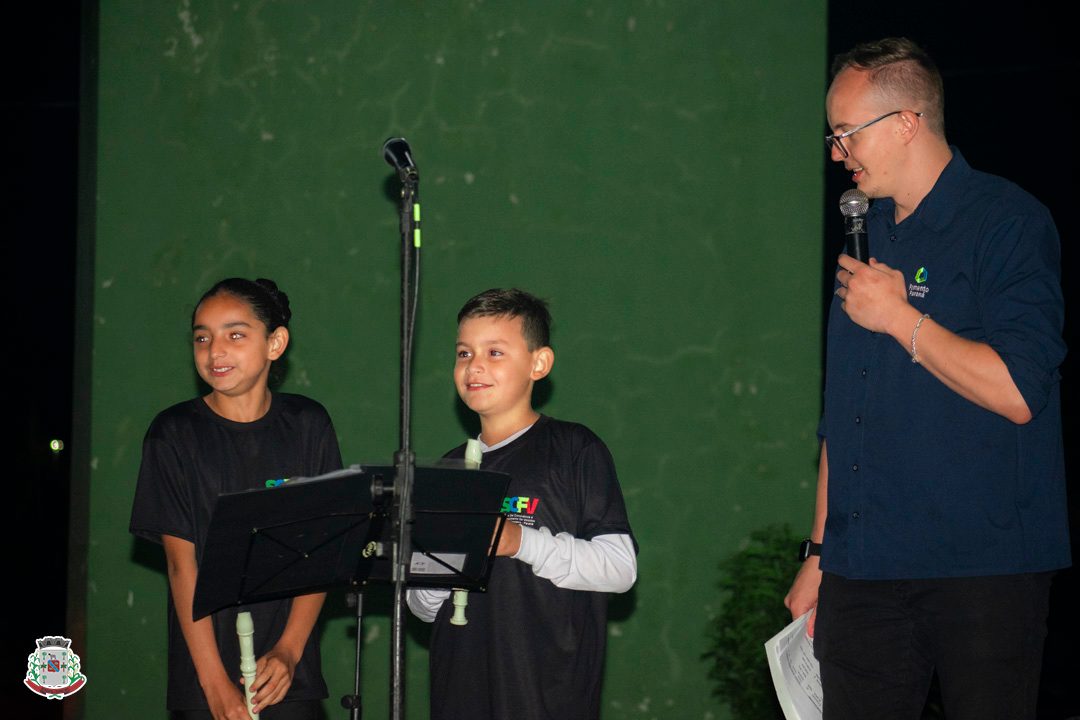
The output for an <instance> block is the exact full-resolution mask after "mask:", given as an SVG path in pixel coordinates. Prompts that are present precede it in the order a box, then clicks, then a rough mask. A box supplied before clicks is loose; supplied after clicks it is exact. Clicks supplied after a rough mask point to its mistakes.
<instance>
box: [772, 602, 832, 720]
mask: <svg viewBox="0 0 1080 720" xmlns="http://www.w3.org/2000/svg"><path fill="white" fill-rule="evenodd" d="M811 612H812V611H811ZM809 617H810V613H806V614H805V615H803V616H802V617H800V618H798V619H797V620H795V621H794V622H792V623H791V624H790V625H788V626H787V627H786V628H784V629H783V630H781V631H780V632H778V633H777V634H776V635H774V636H773V637H772V638H770V639H769V641H768V642H767V643H765V654H766V655H767V656H768V658H769V672H771V673H772V680H773V686H774V687H775V688H776V697H777V699H779V700H780V707H781V708H782V709H783V711H784V717H785V718H787V720H821V698H822V695H821V672H820V670H819V669H818V661H817V658H815V657H814V641H813V639H811V638H808V637H807V636H806V621H807V620H808V619H809Z"/></svg>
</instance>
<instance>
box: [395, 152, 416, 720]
mask: <svg viewBox="0 0 1080 720" xmlns="http://www.w3.org/2000/svg"><path fill="white" fill-rule="evenodd" d="M398 176H399V177H400V179H401V223H400V224H401V406H400V417H401V449H400V450H398V451H397V453H395V455H394V466H395V468H396V469H397V472H396V479H395V481H394V502H393V506H392V510H391V515H390V517H391V537H392V538H394V547H393V554H392V559H393V565H394V569H393V583H394V604H393V608H394V610H393V625H392V627H391V631H390V642H391V649H390V717H391V718H393V720H405V579H406V577H407V574H408V570H409V561H410V558H411V557H412V520H413V505H412V491H413V476H414V474H415V470H416V456H415V455H414V454H413V451H412V447H411V444H410V424H411V397H412V349H413V333H414V330H415V326H416V306H417V300H418V298H419V295H420V178H419V175H418V173H417V172H416V167H415V166H410V167H408V168H404V169H402V168H398Z"/></svg>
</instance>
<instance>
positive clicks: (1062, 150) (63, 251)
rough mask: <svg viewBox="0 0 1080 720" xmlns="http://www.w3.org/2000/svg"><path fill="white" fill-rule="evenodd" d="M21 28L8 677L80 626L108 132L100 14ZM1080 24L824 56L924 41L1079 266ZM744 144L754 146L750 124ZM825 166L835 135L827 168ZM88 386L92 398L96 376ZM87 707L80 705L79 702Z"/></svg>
mask: <svg viewBox="0 0 1080 720" xmlns="http://www.w3.org/2000/svg"><path fill="white" fill-rule="evenodd" d="M871 8H872V10H871ZM7 27H8V30H9V37H8V42H6V43H4V44H3V48H2V50H0V52H2V53H3V60H4V63H3V67H4V68H5V76H6V82H5V84H4V88H3V92H2V96H3V97H2V100H0V102H2V104H3V123H4V133H3V136H4V150H5V152H4V160H5V166H6V167H5V172H4V198H5V202H4V204H3V207H4V212H3V219H2V226H3V236H4V237H5V238H6V240H7V242H6V246H7V247H8V248H9V249H11V250H13V252H11V253H10V255H9V257H10V258H11V262H10V264H9V265H8V267H7V275H8V277H9V278H10V280H9V283H10V285H9V287H10V288H11V289H12V295H13V296H14V297H15V298H16V304H15V312H14V313H13V315H14V318H13V324H14V327H13V328H10V329H9V332H8V335H7V337H8V340H9V341H14V342H13V343H12V344H11V345H12V347H13V348H18V349H19V350H20V352H16V353H15V354H14V355H11V356H9V359H8V362H7V363H6V365H7V367H8V368H9V369H8V373H9V378H10V384H11V385H12V386H13V391H14V396H13V404H12V409H13V412H12V413H11V419H10V422H11V423H12V426H11V428H10V429H9V431H8V438H9V440H8V442H7V447H8V448H9V450H10V451H11V453H12V455H13V456H14V460H15V463H14V464H15V471H14V473H12V474H11V475H10V476H9V478H10V479H9V482H10V483H11V484H13V485H14V488H15V493H14V503H13V506H12V507H10V508H9V509H8V512H9V513H12V514H14V515H15V517H16V518H17V519H16V521H15V522H14V523H9V524H6V525H5V537H6V538H7V540H8V542H7V543H5V547H6V548H8V549H9V550H10V551H9V552H8V554H7V555H8V557H10V558H12V559H13V562H14V565H15V573H14V574H13V575H12V576H9V577H10V582H9V592H10V593H12V594H18V595H21V596H22V597H23V598H25V599H26V601H27V605H29V606H32V607H33V614H34V617H35V623H34V627H23V625H24V624H25V623H22V622H21V620H23V619H24V618H20V617H14V616H9V617H8V618H6V619H5V622H4V625H5V626H6V627H7V628H8V630H7V631H6V632H5V636H6V637H5V642H4V643H3V645H2V647H3V649H4V665H3V668H4V670H3V673H4V677H5V678H8V687H10V686H11V684H13V683H14V682H17V681H18V678H20V677H21V676H22V674H23V673H24V672H25V659H24V658H25V655H26V654H29V652H30V651H31V650H32V648H33V640H34V638H35V637H36V636H37V633H40V632H42V628H45V627H48V628H56V631H57V632H59V631H60V630H61V629H66V630H65V632H67V634H69V635H70V634H75V633H74V632H73V631H72V627H73V625H77V624H78V623H80V622H81V618H79V617H77V615H73V616H72V617H71V618H68V617H67V613H68V610H69V609H68V603H67V598H68V588H67V584H66V577H67V572H68V552H67V548H68V537H67V528H68V525H69V519H68V496H69V475H70V457H71V455H72V452H71V450H72V445H73V443H72V442H71V440H72V438H73V437H74V436H77V435H73V428H72V407H73V387H74V384H73V378H74V377H75V375H76V373H77V372H78V368H76V367H75V365H74V362H73V360H74V337H75V332H76V318H78V317H82V316H83V315H84V314H85V312H86V311H87V308H78V307H75V305H74V298H75V284H76V274H77V272H78V273H80V274H84V275H85V274H86V273H87V272H88V270H89V268H87V267H85V264H86V261H83V262H82V264H81V265H80V266H79V267H77V263H76V258H77V243H76V238H77V233H78V229H79V222H80V221H79V217H78V213H79V209H80V207H83V208H90V209H92V205H93V202H92V198H81V197H80V194H79V193H80V187H79V182H78V179H79V177H80V169H79V168H80V152H81V150H80V147H79V139H80V122H83V123H84V125H83V126H82V132H83V133H84V135H85V136H88V137H92V133H87V130H88V129H89V130H91V131H92V128H93V122H92V121H93V117H92V115H93V108H92V107H80V102H79V99H80V97H87V95H85V94H82V95H81V94H80V79H81V78H83V77H90V78H92V76H93V57H94V50H93V42H92V41H93V33H86V35H88V36H89V37H84V33H83V31H82V29H83V28H84V27H93V9H92V7H91V8H90V9H89V14H88V10H87V8H84V7H83V6H82V5H81V4H80V3H77V2H64V3H48V4H46V3H39V4H29V3H28V4H19V5H15V6H13V7H12V8H10V9H9V20H8V23H7ZM1069 27H1071V23H1067V22H1065V20H1064V19H1063V18H1061V17H1057V16H1055V15H1054V14H1052V13H1049V12H1047V11H1045V10H1044V8H1043V7H1041V6H1040V5H1039V4H1035V3H1026V4H1016V5H1013V6H1011V7H1010V8H1009V12H1008V13H1005V12H997V13H996V14H991V13H990V12H988V10H987V6H985V5H981V4H980V5H974V4H973V5H972V6H971V7H964V6H957V5H955V4H948V5H946V4H944V3H907V4H904V5H902V6H901V7H900V8H899V9H895V8H888V7H884V6H883V5H881V4H875V5H873V6H869V5H867V4H864V3H855V2H852V1H851V0H833V2H830V3H829V48H828V53H827V54H828V57H829V58H830V59H831V57H832V56H833V55H835V54H836V53H838V52H842V51H844V50H847V49H849V48H850V47H851V46H852V45H853V44H855V43H856V42H859V41H862V40H868V39H874V38H878V37H883V36H887V35H906V36H908V37H910V38H912V39H914V40H916V41H917V42H919V43H921V44H922V45H923V46H924V47H926V48H927V50H929V52H930V53H931V55H932V56H933V57H934V58H935V59H936V60H937V62H938V64H939V66H940V67H941V70H942V73H943V75H944V78H945V88H946V127H947V131H948V136H949V139H950V142H952V143H953V144H955V145H957V146H958V147H960V148H961V150H962V151H963V153H964V155H965V157H966V158H967V160H968V161H969V163H970V164H971V165H972V166H973V167H975V168H976V169H979V170H984V171H987V172H991V173H994V174H998V175H1002V176H1005V177H1008V178H1009V179H1011V180H1013V181H1015V182H1017V183H1018V184H1019V185H1021V186H1022V187H1024V188H1025V189H1027V190H1028V191H1030V192H1031V193H1033V194H1034V195H1035V196H1036V197H1038V198H1039V199H1040V200H1042V201H1043V202H1044V203H1045V204H1046V205H1047V206H1048V207H1049V208H1050V210H1051V212H1052V213H1053V215H1054V218H1055V221H1056V222H1057V225H1058V229H1059V232H1060V234H1061V237H1062V263H1063V267H1064V268H1068V267H1071V266H1073V265H1074V262H1073V260H1074V259H1075V258H1074V255H1075V250H1074V249H1073V248H1072V246H1071V240H1072V239H1073V238H1074V237H1075V236H1076V233H1075V231H1076V220H1075V217H1074V216H1072V215H1071V214H1070V213H1068V211H1067V207H1068V205H1067V203H1068V202H1069V201H1071V200H1072V198H1073V195H1074V189H1075V183H1074V182H1073V180H1072V173H1073V165H1074V162H1075V161H1076V158H1077V153H1076V132H1075V131H1074V130H1073V126H1074V125H1075V117H1074V115H1073V114H1072V108H1073V107H1074V106H1075V104H1076V100H1077V91H1076V87H1077V84H1078V83H1077V71H1078V69H1080V68H1078V63H1077V53H1076V48H1075V46H1074V45H1072V44H1071V43H1072V38H1071V37H1070V36H1067V34H1066V33H1067V32H1068V28H1069ZM88 40H89V41H90V44H89V45H87V41H88ZM87 58H89V60H87ZM822 90H823V92H824V88H823V89H822ZM89 97H92V95H90V96H89ZM806 122H808V123H820V125H821V127H822V135H824V134H826V128H825V122H824V109H822V113H821V115H820V116H818V117H816V118H814V117H808V118H806ZM747 142H749V143H753V142H754V138H753V136H752V133H751V134H750V135H749V136H748V139H747ZM92 153H93V148H92V147H91V148H84V149H83V150H82V155H81V160H82V162H83V163H84V167H85V166H86V163H87V161H88V160H89V161H90V162H91V163H92V158H93V155H92ZM827 160H828V158H827V156H826V154H825V152H824V146H823V147H822V163H823V165H828V162H827ZM90 167H91V168H92V164H91V166H90ZM824 172H825V176H826V192H825V197H824V198H822V202H823V203H824V205H825V207H826V215H825V217H826V222H825V227H824V229H823V232H824V237H825V252H824V253H823V257H822V302H823V303H827V302H828V300H829V298H830V294H831V290H832V275H833V268H834V266H835V258H836V255H837V254H838V253H839V252H840V249H841V245H842V237H843V234H842V228H841V226H840V222H839V219H840V215H839V212H838V211H837V210H836V200H837V199H838V198H839V196H840V194H841V193H842V192H843V190H845V189H847V187H849V186H850V181H849V179H848V178H847V174H846V173H845V172H844V171H843V170H842V169H840V168H839V167H838V166H837V167H827V168H825V170H824ZM85 187H87V186H85V185H84V188H85ZM83 192H92V190H86V189H84V190H83ZM83 222H84V223H85V222H87V220H86V219H84V220H83ZM90 256H91V254H87V257H90ZM1064 280H1065V281H1064V287H1065V293H1066V302H1067V307H1068V308H1070V309H1071V308H1072V307H1074V299H1075V290H1074V287H1073V286H1072V285H1071V283H1070V282H1069V278H1068V277H1067V276H1066V277H1065V279H1064ZM823 332H824V329H823ZM1066 340H1067V342H1068V343H1069V345H1070V347H1073V348H1075V347H1077V332H1076V322H1075V319H1074V317H1073V315H1072V314H1069V315H1067V318H1066ZM823 345H824V343H823ZM97 351H98V352H107V348H99V349H98V350H97ZM1075 367H1076V361H1075V356H1074V355H1070V356H1069V358H1067V360H1066V362H1065V365H1064V366H1063V367H1062V370H1061V373H1062V376H1063V380H1062V393H1063V407H1064V408H1065V416H1064V418H1063V422H1064V428H1065V439H1066V453H1067V456H1066V464H1067V468H1068V469H1069V470H1070V477H1072V476H1075V474H1076V468H1077V467H1080V466H1078V464H1077V463H1078V458H1077V451H1076V447H1075V445H1074V444H1070V442H1071V440H1072V439H1073V438H1075V432H1074V427H1075V421H1073V420H1072V415H1071V411H1072V409H1073V408H1075V407H1077V398H1076V394H1077V382H1076V380H1075V372H1074V368H1075ZM78 390H79V392H82V393H85V392H88V389H87V388H84V387H81V386H80V387H79V388H78ZM78 432H79V429H76V433H78ZM54 438H56V439H60V440H63V441H65V442H66V443H68V447H67V448H66V449H65V450H64V451H62V452H60V453H54V452H52V451H51V450H50V449H49V445H48V444H49V441H50V440H51V439H54ZM1076 488H1077V485H1076V483H1075V482H1070V500H1069V503H1070V515H1071V518H1072V524H1073V537H1074V542H1073V551H1074V556H1076V557H1080V548H1078V543H1077V542H1076V539H1077V538H1080V527H1078V521H1077V518H1080V508H1078V499H1077V498H1078V496H1080V491H1078V490H1077V489H1076ZM9 497H10V496H9ZM80 562H83V560H80ZM1051 601H1052V605H1051V616H1050V632H1049V637H1048V641H1047V648H1046V662H1045V664H1044V673H1043V685H1042V695H1041V700H1040V712H1039V716H1040V717H1042V718H1052V719H1054V720H1058V719H1063V718H1068V717H1073V716H1080V697H1078V693H1076V692H1075V691H1074V690H1073V689H1072V686H1073V685H1074V684H1075V682H1076V678H1077V677H1080V661H1078V660H1077V659H1076V658H1075V655H1074V653H1073V652H1072V650H1073V648H1074V647H1076V646H1077V645H1078V644H1080V622H1078V621H1077V619H1076V612H1075V608H1076V607H1077V606H1078V603H1080V578H1078V573H1077V572H1076V571H1075V570H1068V571H1065V572H1062V573H1060V574H1059V575H1058V577H1057V578H1056V580H1055V584H1054V589H1053V594H1052V598H1051ZM22 605H23V603H16V607H19V606H22ZM76 650H78V648H76ZM9 693H10V694H11V702H6V703H5V706H6V708H7V714H9V715H10V716H12V717H59V716H60V711H61V710H62V709H63V708H62V705H61V703H48V704H45V703H42V702H41V701H39V700H38V699H37V698H35V697H34V696H32V695H30V694H29V693H28V692H26V691H25V690H18V689H16V690H14V691H5V695H7V694H9ZM31 703H32V704H31ZM74 707H75V706H74V705H71V704H68V708H69V712H70V711H71V710H72V709H73V708H74ZM49 713H51V714H49Z"/></svg>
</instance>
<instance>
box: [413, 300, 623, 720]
mask: <svg viewBox="0 0 1080 720" xmlns="http://www.w3.org/2000/svg"><path fill="white" fill-rule="evenodd" d="M550 324H551V317H550V315H549V314H548V310H547V307H546V305H545V303H544V302H543V301H541V300H539V299H537V298H535V297H533V296H532V295H529V294H528V293H525V292H522V291H521V290H488V291H486V292H483V293H481V294H480V295H477V296H476V297H474V298H472V299H471V300H469V301H468V302H467V303H466V304H465V306H464V307H463V308H462V309H461V312H460V313H458V337H457V362H456V364H455V367H454V383H455V385H456V386H457V391H458V395H460V396H461V399H462V401H463V402H464V403H465V404H466V405H467V406H468V407H469V408H470V409H471V410H473V411H474V412H476V413H477V414H478V415H479V416H480V438H479V439H480V443H481V448H482V449H483V451H484V458H483V467H484V469H486V470H496V471H500V472H505V473H507V474H509V475H510V476H511V477H512V478H513V479H512V481H511V483H510V488H509V494H510V495H509V497H507V498H506V500H505V501H504V503H503V510H504V512H506V513H508V517H509V519H510V522H508V523H507V524H506V526H505V528H504V530H503V533H502V536H501V538H500V540H499V546H498V550H497V555H498V556H499V557H498V558H497V559H496V561H495V566H494V569H493V571H492V575H491V582H490V584H489V589H488V592H486V593H472V594H471V595H470V596H469V609H468V619H469V622H468V624H467V625H465V626H453V625H450V623H449V620H450V616H451V615H452V613H453V608H452V607H451V604H450V603H446V602H444V601H445V600H446V598H447V597H448V594H449V593H448V591H445V590H411V591H409V597H408V601H409V607H410V608H411V609H412V611H413V612H414V613H415V614H416V615H417V616H418V617H420V618H421V619H422V620H425V621H427V622H432V621H434V622H435V628H434V630H433V632H432V636H431V717H432V719H433V720H455V719H458V718H468V719H469V720H477V719H480V720H482V719H483V718H491V719H492V720H495V719H500V720H501V719H503V718H508V717H514V718H525V719H530V718H536V719H537V720H540V719H547V718H551V719H557V720H567V719H568V718H571V719H572V718H597V717H599V714H600V684H601V679H602V675H603V660H604V641H605V635H606V622H607V593H612V592H625V591H626V590H628V589H629V588H630V587H631V586H632V585H633V584H634V580H635V579H636V576H637V558H636V552H637V550H636V544H635V542H634V539H633V536H632V534H631V530H630V523H629V521H628V520H627V517H626V507H625V504H624V503H623V497H622V491H621V490H620V488H619V481H618V478H617V477H616V475H615V467H614V463H613V462H612V459H611V454H610V453H609V452H608V450H607V447H605V445H604V443H603V442H602V441H601V440H600V439H599V438H598V437H596V435H594V434H593V433H592V432H591V431H590V430H589V429H588V428H586V427H584V426H582V425H577V424H574V423H566V422H561V421H559V420H554V419H552V418H549V417H545V416H542V415H540V414H539V413H537V412H536V411H535V410H534V409H533V407H532V389H533V384H534V383H535V382H536V381H538V380H540V379H542V378H544V377H546V376H547V374H548V373H549V372H550V371H551V367H552V364H553V363H554V361H555V354H554V352H553V351H552V349H551V347H550V345H549V328H550ZM463 455H464V445H462V446H461V447H458V448H456V449H455V450H452V451H451V452H450V453H448V456H449V457H462V456H463Z"/></svg>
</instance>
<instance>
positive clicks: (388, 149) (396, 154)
mask: <svg viewBox="0 0 1080 720" xmlns="http://www.w3.org/2000/svg"><path fill="white" fill-rule="evenodd" d="M382 153H383V160H386V162H387V163H388V164H389V165H390V166H391V167H393V168H394V169H395V170H397V174H398V179H399V180H401V182H407V181H408V180H409V179H410V178H411V179H412V180H413V181H415V180H416V179H417V178H419V177H420V173H419V171H418V170H417V169H416V163H415V162H413V158H412V148H410V147H409V143H408V142H407V141H406V140H405V138H390V139H388V140H387V141H386V142H385V143H383V147H382Z"/></svg>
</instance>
